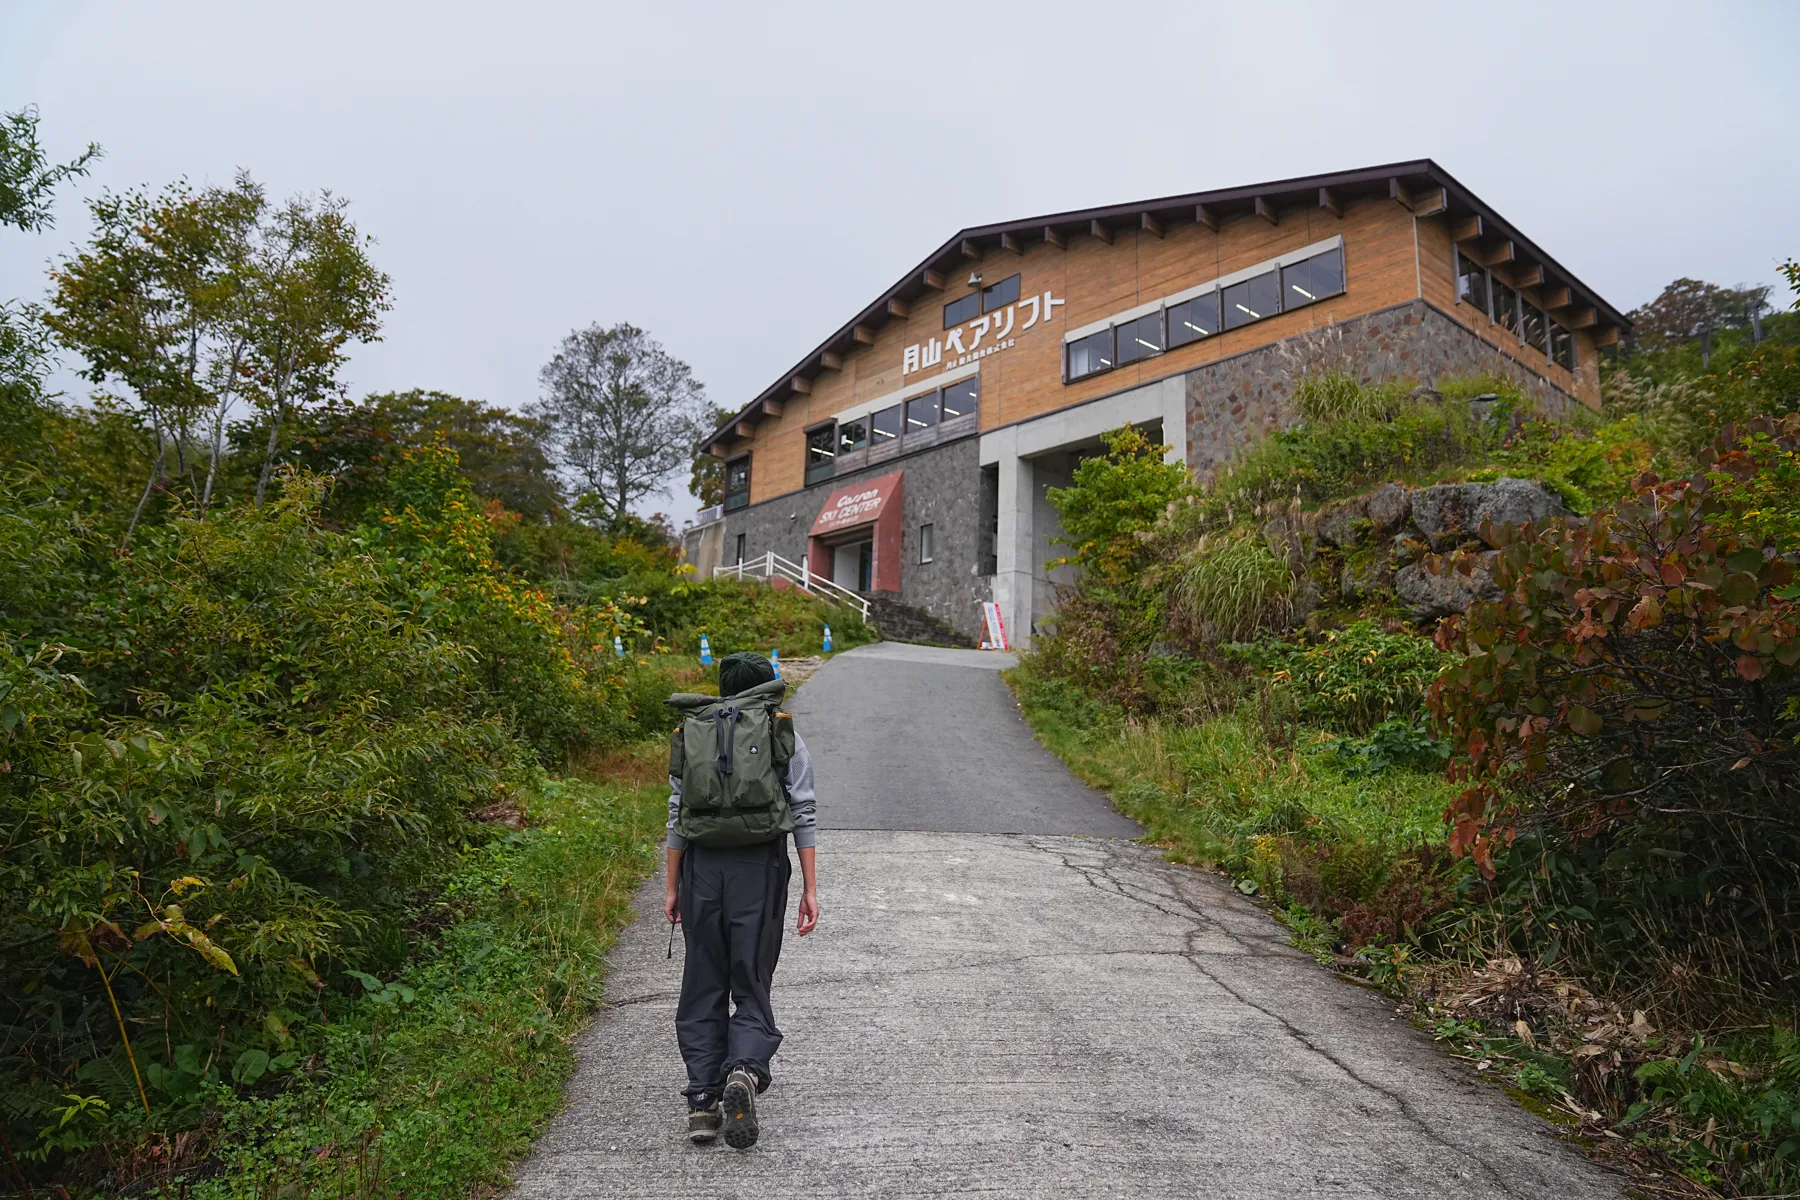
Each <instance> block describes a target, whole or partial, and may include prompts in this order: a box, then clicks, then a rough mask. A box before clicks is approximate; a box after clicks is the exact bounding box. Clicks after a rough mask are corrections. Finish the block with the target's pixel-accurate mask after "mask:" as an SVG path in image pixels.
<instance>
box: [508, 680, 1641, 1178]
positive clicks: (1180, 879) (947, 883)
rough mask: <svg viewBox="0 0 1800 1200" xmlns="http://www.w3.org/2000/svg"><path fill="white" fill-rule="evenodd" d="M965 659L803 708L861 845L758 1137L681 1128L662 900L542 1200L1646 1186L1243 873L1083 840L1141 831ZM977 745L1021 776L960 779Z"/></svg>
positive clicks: (985, 770)
mask: <svg viewBox="0 0 1800 1200" xmlns="http://www.w3.org/2000/svg"><path fill="white" fill-rule="evenodd" d="M963 654H964V655H967V656H968V657H963V656H959V655H958V654H957V652H944V651H926V650H922V649H915V648H897V647H870V648H867V649H865V650H858V651H855V652H852V653H851V654H847V655H842V656H840V657H838V658H837V659H835V660H834V661H833V662H832V663H831V664H830V665H829V666H827V667H826V668H825V669H824V670H823V671H821V672H820V673H819V674H818V676H816V677H815V678H814V679H813V681H812V682H810V683H808V684H807V685H806V688H805V689H804V690H803V691H802V693H801V694H800V695H799V696H798V697H797V699H796V702H795V705H794V707H795V709H796V715H797V716H798V717H799V718H800V720H801V728H802V730H803V731H804V732H805V733H806V735H807V737H808V744H809V745H811V746H812V747H813V752H814V755H815V756H816V758H817V759H818V773H819V783H820V793H821V806H820V807H821V818H822V824H823V823H824V820H825V815H826V814H832V815H833V816H834V817H835V819H836V820H837V821H838V824H837V825H835V826H831V827H829V828H828V829H827V831H826V832H822V833H821V835H820V851H819V855H820V870H821V874H822V878H823V882H822V884H821V893H822V898H823V906H824V917H823V920H822V921H821V923H820V926H819V931H818V932H817V933H816V934H814V935H813V936H812V937H809V938H806V939H805V940H800V939H796V938H793V937H791V936H790V937H789V939H788V942H787V946H786V948H785V949H784V951H783V953H782V961H781V967H780V970H779V971H778V972H777V973H776V977H775V978H776V988H775V998H776V1006H777V1007H776V1012H777V1016H778V1018H779V1019H780V1021H781V1024H782V1027H783V1029H784V1030H785V1031H786V1033H787V1043H786V1045H785V1046H784V1047H783V1048H782V1052H781V1054H780V1056H779V1057H778V1058H777V1059H776V1064H775V1076H776V1078H775V1084H774V1086H773V1088H772V1089H771V1090H770V1092H769V1093H768V1095H767V1096H765V1097H764V1098H763V1102H762V1105H761V1110H760V1111H761V1114H762V1123H763V1137H762V1142H761V1144H760V1145H759V1146H758V1147H757V1148H756V1149H755V1150H753V1151H751V1152H749V1153H747V1154H739V1153H737V1152H735V1151H732V1150H730V1149H728V1148H726V1147H725V1146H723V1145H718V1146H713V1147H692V1146H689V1145H688V1144H687V1143H686V1141H685V1140H684V1139H683V1138H682V1136H681V1130H682V1127H683V1115H682V1112H681V1104H680V1097H679V1096H678V1095H677V1092H678V1090H679V1088H680V1086H681V1082H682V1071H681V1062H680V1058H679V1056H678V1055H677V1053H676V1049H675V1037H674V1029H673V1027H672V1013H673V1008H674V1003H675V995H676V992H677V990H678V989H679V986H680V977H681V974H680V968H681V960H680V958H679V957H677V958H676V959H675V960H674V961H672V962H670V961H665V960H664V958H663V953H664V948H665V945H666V941H665V932H666V931H665V927H664V926H663V924H662V922H661V914H660V900H661V895H662V883H661V881H660V880H655V881H652V882H651V883H649V884H648V885H646V887H645V888H644V891H643V892H642V893H641V895H640V896H639V915H640V919H639V921H638V923H637V924H635V925H634V926H632V927H631V928H630V929H628V930H627V931H626V932H625V934H624V936H623V937H622V938H621V940H620V943H619V946H618V947H617V949H616V950H615V951H614V953H613V956H612V968H611V974H610V976H609V980H608V986H607V1001H608V1007H607V1009H606V1010H605V1011H604V1012H602V1013H601V1014H600V1016H599V1017H598V1019H597V1020H596V1021H595V1023H594V1026H593V1028H592V1029H590V1030H589V1031H588V1033H587V1034H585V1035H584V1036H583V1039H582V1041H581V1044H580V1050H581V1056H582V1064H581V1067H580V1070H579V1071H578V1073H577V1075H576V1078H575V1080H574V1081H573V1083H572V1085H571V1087H570V1090H569V1098H568V1107H567V1109H566V1110H565V1111H564V1113H563V1114H562V1115H561V1116H560V1117H559V1118H557V1120H556V1122H555V1123H554V1124H553V1125H552V1126H551V1128H550V1129H549V1130H548V1131H547V1132H546V1133H545V1135H544V1137H543V1138H542V1140H541V1141H540V1142H539V1144H538V1146H537V1149H536V1150H535V1151H534V1153H533V1154H532V1156H531V1158H530V1159H529V1160H528V1161H527V1162H526V1163H525V1164H523V1165H522V1166H521V1168H520V1170H519V1173H518V1180H519V1186H518V1189H517V1192H516V1194H517V1195H518V1196H520V1197H530V1198H537V1197H544V1198H550V1197H557V1198H562V1197H689V1196H692V1197H746V1198H748V1197H756V1198H758V1200H765V1198H766V1200H772V1198H774V1197H791V1196H818V1197H862V1196H950V1195H983V1196H1001V1197H1038V1196H1043V1197H1064V1196H1067V1197H1088V1196H1095V1197H1098V1196H1120V1197H1133V1198H1136V1197H1162V1196H1169V1197H1175V1196H1180V1197H1195V1196H1200V1197H1244V1198H1250V1197H1255V1198H1258V1200H1263V1198H1267V1200H1276V1198H1286V1197H1298V1196H1333V1197H1345V1196H1366V1197H1402V1196H1407V1197H1411V1196H1429V1197H1490V1196H1492V1197H1498V1196H1510V1197H1618V1196H1621V1195H1622V1194H1623V1191H1622V1188H1621V1186H1620V1184H1619V1183H1618V1181H1617V1180H1615V1179H1614V1178H1613V1177H1612V1176H1609V1175H1607V1174H1606V1173H1604V1172H1602V1171H1601V1170H1599V1169H1598V1168H1596V1167H1594V1166H1591V1165H1590V1164H1588V1163H1586V1162H1584V1161H1583V1160H1581V1159H1580V1158H1579V1157H1578V1156H1576V1155H1575V1154H1574V1153H1572V1152H1571V1151H1569V1150H1568V1149H1567V1148H1566V1147H1564V1146H1562V1145H1560V1144H1559V1143H1558V1142H1557V1141H1556V1140H1555V1139H1554V1137H1553V1136H1552V1135H1551V1134H1550V1133H1549V1132H1548V1131H1547V1129H1546V1128H1545V1127H1544V1126H1543V1125H1542V1124H1541V1123H1540V1122H1539V1121H1538V1120H1537V1119H1536V1118H1534V1117H1531V1116H1530V1115H1529V1114H1527V1113H1525V1112H1523V1111H1522V1110H1520V1109H1518V1108H1516V1107H1515V1106H1513V1105H1512V1104H1511V1103H1510V1102H1508V1101H1507V1100H1506V1099H1505V1098H1504V1097H1503V1096H1501V1095H1500V1094H1499V1093H1497V1092H1496V1091H1494V1090H1493V1089H1491V1088H1489V1087H1486V1086H1484V1085H1482V1084H1479V1083H1477V1082H1476V1081H1475V1080H1473V1079H1471V1078H1470V1077H1469V1076H1468V1073H1467V1071H1466V1068H1463V1067H1460V1066H1458V1065H1457V1064H1455V1063H1453V1062H1452V1061H1451V1060H1449V1059H1447V1058H1445V1057H1443V1056H1442V1055H1440V1054H1439V1053H1438V1052H1437V1051H1435V1050H1434V1049H1432V1048H1431V1046H1430V1044H1429V1041H1428V1039H1427V1038H1426V1037H1425V1036H1424V1035H1423V1034H1421V1033H1419V1032H1418V1031H1417V1030H1415V1029H1413V1028H1411V1027H1410V1026H1409V1025H1406V1024H1404V1023H1402V1022H1401V1021H1399V1020H1398V1019H1397V1018H1396V1017H1395V1016H1394V1014H1393V1012H1392V1010H1391V1009H1390V1008H1388V1007H1387V1006H1385V1005H1384V1004H1383V1003H1382V1002H1381V999H1380V997H1379V996H1376V995H1374V994H1372V993H1370V992H1367V991H1364V990H1362V989H1359V988H1355V987H1352V986H1350V985H1348V984H1346V983H1344V982H1342V981H1340V980H1338V979H1335V978H1333V977H1332V976H1331V975H1330V973H1328V972H1326V971H1324V970H1322V969H1320V968H1319V967H1318V966H1317V965H1316V964H1314V963H1313V962H1312V961H1311V960H1309V959H1307V958H1306V957H1304V956H1303V955H1301V954H1299V953H1297V952H1296V951H1294V950H1292V949H1290V948H1289V947H1288V946H1287V944H1286V938H1285V936H1284V932H1283V930H1281V928H1280V927H1279V926H1277V925H1275V924H1274V923H1273V922H1271V921H1270V920H1269V919H1268V918H1267V917H1266V916H1264V915H1263V914H1262V913H1261V912H1260V911H1258V910H1257V909H1256V908H1254V907H1253V906H1251V905H1249V904H1247V903H1245V902H1244V901H1243V900H1242V899H1241V898H1240V897H1239V896H1237V894H1236V893H1235V892H1233V891H1232V890H1231V888H1230V887H1229V886H1227V885H1226V884H1225V882H1224V881H1222V880H1220V879H1219V878H1217V877H1216V876H1212V875H1208V874H1203V873H1199V872H1195V871H1191V870H1188V869H1185V868H1181V867H1176V866H1172V865H1170V864H1168V863H1165V862H1163V861H1162V859H1161V858H1160V857H1159V856H1158V854H1157V853H1156V851H1155V850H1153V849H1151V848H1148V847H1143V846H1138V845H1135V844H1132V843H1130V842H1126V841H1121V840H1117V839H1116V838H1106V837H1094V836H1071V835H1084V834H1088V835H1091V834H1093V833H1096V832H1105V833H1113V832H1127V833H1128V832H1129V831H1130V827H1129V825H1128V823H1125V822H1123V821H1122V820H1121V819H1120V818H1118V817H1116V816H1111V815H1109V814H1108V813H1107V812H1106V811H1105V810H1104V809H1103V806H1102V807H1096V800H1095V798H1094V797H1092V796H1091V794H1089V793H1087V792H1085V790H1083V789H1081V788H1080V787H1079V786H1078V785H1076V784H1075V783H1074V781H1073V780H1071V779H1069V778H1068V776H1067V775H1066V774H1060V773H1059V772H1060V768H1058V767H1056V764H1055V763H1054V760H1051V759H1050V757H1049V755H1048V754H1047V752H1045V751H1044V750H1043V749H1042V748H1041V747H1039V746H1037V745H1036V744H1035V743H1034V742H1032V741H1031V740H1030V738H1029V735H1028V734H1025V735H1023V736H1021V731H1020V730H1019V729H1018V728H1017V716H1016V713H1015V711H1014V709H1013V707H1012V704H1011V701H1010V698H1009V697H1008V696H1007V695H1006V693H1005V691H1004V689H1003V688H1002V687H1001V685H1000V684H999V681H998V680H997V679H996V678H995V676H994V674H993V668H994V666H996V665H998V664H997V663H996V662H995V657H997V656H988V657H986V658H980V657H975V656H974V655H975V652H963ZM946 655H948V657H945V656H946ZM971 662H974V663H976V664H978V665H974V666H971V665H968V664H969V663H971ZM984 668H985V669H984ZM920 704H927V705H929V707H927V708H925V709H924V710H921V709H920V708H918V707H917V706H918V705H920ZM894 727H897V729H898V732H899V733H901V734H904V733H906V732H907V731H914V730H920V729H935V730H936V731H937V732H938V735H939V738H938V743H937V745H936V747H935V748H929V749H927V748H921V749H918V750H916V751H914V750H910V749H908V748H906V747H905V746H903V745H902V746H901V747H900V749H898V750H895V749H893V748H892V747H894V746H895V744H896V743H895V742H893V741H890V740H889V737H890V733H891V732H892V731H893V730H894ZM884 728H886V729H887V730H888V732H884ZM839 736H841V737H842V739H843V742H842V747H843V750H842V754H841V755H840V752H839V749H838V743H837V742H836V741H835V740H834V738H837V737H839ZM974 745H980V746H983V747H985V748H986V750H985V752H986V754H988V755H989V756H991V759H998V760H999V762H994V761H986V762H985V765H983V766H982V767H980V768H978V769H977V770H976V771H964V770H961V769H959V768H960V766H961V764H959V763H958V762H957V761H955V758H954V757H953V756H957V755H962V754H964V753H965V752H966V751H967V750H968V749H969V748H970V747H971V746H974ZM1005 766H1010V767H1011V772H1010V773H1009V772H1008V771H1007V770H1005V769H1003V768H1004V767H1005ZM1053 768H1054V769H1053ZM972 779H979V780H981V781H982V784H981V787H975V786H974V785H973V784H972V783H971V782H970V781H971V780H972ZM1009 780H1011V781H1014V782H1009ZM1018 781H1024V782H1018ZM982 788H986V789H988V790H987V791H986V792H985V793H984V792H983V791H982ZM827 789H836V790H837V792H838V794H836V795H831V796H830V798H829V799H826V797H827V795H828V792H827ZM936 792H942V793H944V796H945V797H947V798H943V797H940V796H938V795H936V794H935V793H936ZM920 793H933V794H926V795H921V794H920ZM1022 793H1023V794H1022ZM853 797H866V798H864V799H856V798H853ZM928 822H930V823H935V824H936V825H939V826H946V827H948V828H949V830H950V831H948V832H945V831H942V830H941V829H940V830H934V831H922V830H919V829H918V828H917V827H918V826H920V825H926V824H927V823H928ZM984 825H985V826H990V827H992V828H994V829H996V830H999V832H986V831H984V830H983V828H982V827H983V826H984ZM790 920H791V916H790ZM677 947H678V949H677V955H679V943H677Z"/></svg>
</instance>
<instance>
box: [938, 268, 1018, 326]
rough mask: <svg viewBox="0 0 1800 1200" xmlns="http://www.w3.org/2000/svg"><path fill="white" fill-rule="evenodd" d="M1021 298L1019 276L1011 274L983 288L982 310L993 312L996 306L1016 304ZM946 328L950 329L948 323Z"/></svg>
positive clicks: (1002, 306)
mask: <svg viewBox="0 0 1800 1200" xmlns="http://www.w3.org/2000/svg"><path fill="white" fill-rule="evenodd" d="M1018 299H1019V277H1018V276H1017V275H1010V276H1008V277H1007V278H1005V279H1002V280H1001V281H1000V282H999V283H990V284H989V285H988V286H986V287H984V288H982V289H981V311H982V312H993V311H994V310H995V309H996V308H1005V307H1006V306H1007V305H1009V304H1016V303H1017V302H1018ZM944 328H946V329H948V328H949V326H948V325H946V326H944Z"/></svg>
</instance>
